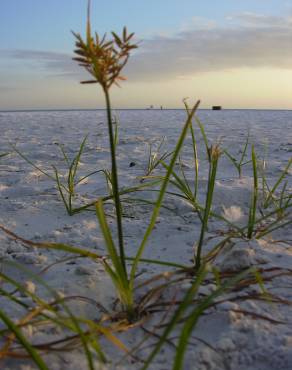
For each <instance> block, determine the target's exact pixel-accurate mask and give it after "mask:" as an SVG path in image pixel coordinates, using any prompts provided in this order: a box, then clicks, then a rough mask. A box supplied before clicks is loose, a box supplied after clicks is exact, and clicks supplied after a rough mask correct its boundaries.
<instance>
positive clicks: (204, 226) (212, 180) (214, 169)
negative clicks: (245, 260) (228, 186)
mask: <svg viewBox="0 0 292 370" xmlns="http://www.w3.org/2000/svg"><path fill="white" fill-rule="evenodd" d="M217 165H218V158H217V157H215V158H212V155H211V154H210V170H209V179H208V189H207V194H206V204H205V210H204V217H203V223H202V226H201V233H200V238H199V242H198V248H197V254H196V261H195V269H196V270H198V269H199V268H200V266H201V253H202V246H203V242H204V236H205V232H206V230H207V227H208V220H209V216H210V213H211V206H212V200H213V192H214V187H215V180H216V172H217Z"/></svg>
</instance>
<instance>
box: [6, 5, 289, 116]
mask: <svg viewBox="0 0 292 370" xmlns="http://www.w3.org/2000/svg"><path fill="white" fill-rule="evenodd" d="M86 7H87V0H50V1H48V0H1V3H0V35H1V38H0V110H17V109H20V110H22V109H71V108H73V109H78V108H82V109H87V108H90V109H91V108H103V107H104V97H103V94H102V91H101V89H100V88H99V86H98V85H96V84H94V85H80V84H79V82H80V81H81V80H83V79H87V78H88V76H87V75H86V73H87V72H86V71H84V70H82V68H81V67H80V66H78V65H77V63H76V62H74V61H72V57H73V56H74V55H73V49H74V37H73V35H72V33H71V31H72V30H73V31H75V32H78V33H80V34H81V35H85V27H86ZM91 21H92V29H93V30H96V31H97V32H98V33H99V34H103V33H105V32H107V35H108V37H110V31H115V32H117V33H119V32H121V30H122V28H123V26H125V25H126V26H127V28H128V30H129V31H130V32H135V41H136V42H138V45H139V48H138V49H137V50H136V51H135V52H134V53H133V55H132V56H131V58H130V60H129V63H128V65H127V66H126V68H125V71H124V73H123V75H125V76H126V77H127V80H126V81H125V82H122V84H121V88H118V87H113V88H112V91H111V97H112V103H113V106H114V107H115V108H145V107H149V106H150V105H153V106H154V107H160V106H161V105H162V106H163V107H165V108H182V107H183V103H182V100H183V99H184V98H186V97H188V98H190V100H191V101H196V100H197V99H201V101H202V105H201V106H202V107H203V108H209V107H211V106H212V105H222V106H223V107H224V108H240V109H245V108H246V109H249V108H251V109H257V108H262V109H292V0H288V1H287V0H123V1H122V0H107V1H104V0H92V6H91Z"/></svg>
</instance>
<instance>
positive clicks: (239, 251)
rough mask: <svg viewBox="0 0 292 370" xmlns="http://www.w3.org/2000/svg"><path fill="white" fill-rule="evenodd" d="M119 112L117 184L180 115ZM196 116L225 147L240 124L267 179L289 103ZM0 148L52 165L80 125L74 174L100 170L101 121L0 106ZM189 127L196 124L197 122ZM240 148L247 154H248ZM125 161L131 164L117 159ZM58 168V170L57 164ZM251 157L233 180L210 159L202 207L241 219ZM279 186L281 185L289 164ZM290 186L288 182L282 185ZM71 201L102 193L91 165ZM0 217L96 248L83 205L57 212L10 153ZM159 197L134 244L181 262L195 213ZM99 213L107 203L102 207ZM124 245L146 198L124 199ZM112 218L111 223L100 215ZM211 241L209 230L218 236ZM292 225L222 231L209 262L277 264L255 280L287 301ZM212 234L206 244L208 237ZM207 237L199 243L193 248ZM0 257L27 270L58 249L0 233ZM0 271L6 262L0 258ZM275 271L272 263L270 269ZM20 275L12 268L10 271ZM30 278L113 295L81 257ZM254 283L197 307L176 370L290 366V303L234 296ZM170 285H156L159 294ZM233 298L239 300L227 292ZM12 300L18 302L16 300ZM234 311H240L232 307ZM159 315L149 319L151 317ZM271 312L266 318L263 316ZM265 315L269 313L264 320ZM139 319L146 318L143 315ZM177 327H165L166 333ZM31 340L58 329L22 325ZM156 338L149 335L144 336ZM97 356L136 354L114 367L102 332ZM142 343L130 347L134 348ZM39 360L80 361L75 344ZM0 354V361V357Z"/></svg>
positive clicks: (39, 234)
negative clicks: (214, 170) (250, 232)
mask: <svg viewBox="0 0 292 370" xmlns="http://www.w3.org/2000/svg"><path fill="white" fill-rule="evenodd" d="M117 114H118V116H119V119H120V132H119V146H118V165H119V175H120V185H121V186H126V185H127V186H129V185H134V184H137V183H138V180H137V176H141V175H143V173H144V171H145V166H146V163H147V155H148V144H149V143H151V142H152V143H153V142H157V141H158V140H159V139H161V138H162V137H163V136H165V137H166V139H167V140H166V145H165V148H166V149H168V150H171V149H172V148H173V146H174V144H175V142H176V138H177V136H178V134H179V132H180V128H181V127H182V123H183V121H184V112H183V111H162V112H160V111H122V112H118V113H117ZM199 116H200V118H201V120H202V122H203V123H204V124H205V128H206V132H207V135H208V137H209V138H210V140H211V141H212V142H217V141H219V142H221V143H222V146H223V147H224V148H228V150H230V151H231V153H232V154H233V155H235V156H237V157H238V156H239V150H240V149H241V148H242V145H243V143H244V141H245V137H246V132H247V129H248V128H249V129H250V133H251V141H252V142H253V143H254V144H255V146H256V151H257V153H258V156H259V158H263V156H264V155H265V157H266V160H267V169H266V173H267V177H268V179H269V181H270V182H271V184H273V183H274V181H275V179H277V177H278V176H279V174H280V170H283V168H284V167H285V165H286V164H287V162H288V160H289V158H291V151H292V112H288V111H287V112H284V111H279V112H277V111H271V112H268V111H222V112H210V111H201V112H200V113H199ZM0 129H1V137H0V142H1V145H0V150H1V152H5V151H11V148H10V147H9V142H11V143H12V144H17V147H18V149H19V150H21V151H22V152H23V153H24V154H25V155H27V156H28V157H29V158H30V159H31V160H32V161H33V162H35V163H36V164H37V165H38V166H40V167H42V168H44V169H46V170H48V171H50V172H51V173H53V172H52V169H51V165H56V166H57V167H58V168H60V169H61V170H64V169H65V164H64V162H63V161H62V159H61V155H60V150H59V148H58V146H57V143H63V144H64V145H65V148H66V150H67V151H68V154H69V156H71V157H72V155H73V154H74V153H75V152H76V150H77V149H78V145H79V143H80V142H81V140H82V138H83V137H84V136H85V134H87V133H89V138H88V143H87V146H86V150H85V154H84V156H83V157H82V164H81V166H80V171H81V173H82V174H86V173H87V172H91V171H94V170H96V169H102V168H109V150H108V143H107V127H106V125H105V117H104V112H102V111H100V112H32V113H1V114H0ZM197 132H198V131H197ZM198 145H199V147H200V194H199V199H201V200H203V198H204V194H205V188H206V186H205V185H206V180H207V168H208V167H207V163H206V158H205V153H204V147H203V142H202V139H201V137H200V140H199V144H198ZM191 153H192V149H191V146H190V138H188V139H187V140H186V145H185V147H184V150H183V156H182V157H183V163H184V164H185V170H186V173H187V175H188V177H189V178H190V179H192V178H193V169H192V160H191V158H192V156H191ZM249 155H250V151H249ZM130 162H134V163H135V166H133V167H129V164H130ZM63 173H64V172H63ZM251 175H252V174H251V165H247V166H244V167H243V177H242V178H241V179H238V176H237V172H236V170H235V168H234V167H233V166H232V165H231V162H230V161H229V160H228V159H227V158H226V157H222V158H221V160H220V164H219V169H218V176H217V183H216V185H217V186H216V190H215V195H214V206H213V210H214V211H216V212H217V213H222V214H223V215H224V216H225V217H226V218H227V219H230V220H233V221H234V222H236V223H237V224H239V225H243V224H245V223H246V219H247V214H248V204H249V201H250V196H251V193H250V189H251V184H252V177H251ZM287 179H288V180H289V181H290V185H288V187H287V190H288V191H289V189H290V194H291V172H290V175H289V177H287ZM289 186H290V187H289ZM78 192H79V198H77V203H78V202H79V201H85V202H86V201H91V200H94V199H95V198H96V197H98V196H100V195H105V194H106V184H105V181H104V178H103V177H102V175H101V174H96V175H94V176H92V177H90V178H89V179H87V180H86V181H84V182H83V183H82V184H80V186H79V187H78ZM138 196H139V197H141V196H143V197H147V199H152V200H154V199H155V196H156V194H155V193H149V192H147V193H146V192H145V193H143V194H141V195H140V194H138ZM0 199H1V202H0V224H2V225H4V226H6V227H7V228H9V229H10V230H12V231H13V232H15V233H16V234H18V235H20V236H22V237H24V238H27V239H30V240H33V241H51V242H64V243H67V244H72V245H75V246H80V247H84V248H87V249H92V250H94V251H95V252H96V253H99V254H104V253H105V250H104V242H103V238H102V236H101V233H100V231H99V228H98V224H97V220H96V217H95V215H94V213H91V212H83V213H81V214H78V215H75V216H73V217H70V216H68V215H67V214H66V212H65V209H64V207H63V204H62V202H61V201H60V199H59V196H58V193H57V191H56V188H55V186H54V183H53V182H52V181H51V180H50V179H48V178H47V177H45V176H44V175H42V174H41V173H39V172H38V171H36V170H35V169H34V168H32V167H31V166H30V165H29V164H28V163H26V162H25V161H24V160H23V159H22V158H21V157H20V156H18V155H17V154H13V153H12V154H10V155H9V156H8V157H5V158H2V159H1V162H0ZM165 205H167V206H168V207H170V208H171V209H172V210H173V211H169V210H166V209H163V210H162V211H161V215H160V217H159V223H157V226H156V229H155V230H154V233H153V235H152V236H151V238H150V240H149V243H148V245H147V247H146V250H145V254H144V257H147V258H155V259H161V260H167V261H173V262H176V263H182V264H189V261H190V259H191V258H192V256H193V246H194V243H195V242H196V241H197V240H198V236H199V227H200V222H199V220H198V217H197V216H196V215H195V214H194V213H193V212H192V209H191V207H190V206H189V205H188V204H187V203H183V202H182V201H181V200H179V198H170V197H167V198H166V199H165ZM108 212H109V213H111V209H110V208H108ZM124 212H125V214H126V217H125V218H124V227H125V242H126V248H127V254H128V255H134V253H135V251H136V249H137V247H138V245H139V241H140V240H141V237H142V235H143V231H144V230H145V228H146V226H147V223H148V220H149V219H150V215H151V206H149V205H147V206H146V205H141V204H127V205H125V206H124ZM109 220H110V223H111V224H112V225H113V227H114V220H113V219H112V218H109ZM218 229H222V224H221V223H220V222H218V221H214V220H212V221H211V222H210V227H209V232H208V234H207V236H214V235H216V231H217V230H218ZM218 240H219V239H218ZM291 240H292V230H291V227H286V228H284V229H280V230H277V231H276V232H275V233H274V234H272V235H268V236H267V237H265V238H264V239H262V240H259V241H250V242H248V241H243V240H240V239H235V240H233V244H232V248H229V249H228V250H223V252H222V253H221V254H220V255H219V257H218V259H217V260H216V262H215V264H216V266H217V267H218V268H219V269H221V270H240V269H242V268H246V267H249V266H252V265H254V266H257V267H258V268H261V269H270V268H271V269H275V270H273V272H270V273H265V274H263V275H264V276H265V277H267V276H271V275H273V274H276V273H279V272H280V271H282V272H284V271H285V272H287V274H283V275H282V276H279V277H276V278H274V279H272V280H271V281H269V282H267V283H266V284H265V286H266V289H267V290H268V291H269V292H270V293H272V294H274V295H276V296H277V297H279V298H282V299H283V300H287V301H289V302H291V303H292V277H291V276H289V274H290V272H291V271H292V269H291V266H292V243H291ZM211 244H212V243H210V245H211ZM210 245H209V246H207V247H205V249H204V252H206V250H207V249H208V248H210ZM0 256H1V259H2V260H3V261H4V260H12V261H17V262H20V263H22V264H23V265H25V266H26V267H28V268H30V269H31V270H32V271H34V272H37V271H40V270H41V269H43V268H45V267H46V266H47V265H49V264H50V263H53V262H55V261H57V260H60V259H62V258H64V257H65V256H68V255H66V254H65V253H64V252H58V251H46V250H39V249H36V248H28V247H26V246H24V245H23V244H21V243H20V242H15V241H13V240H11V239H10V238H9V237H8V236H7V235H5V234H4V233H1V234H0ZM2 268H3V269H4V271H7V270H9V268H6V267H5V263H2ZM277 269H278V270H277ZM141 270H142V272H143V274H142V276H140V277H139V281H142V280H143V279H147V278H149V277H150V276H152V275H153V274H156V273H158V272H159V271H160V270H161V268H159V267H157V266H155V265H145V264H143V265H141ZM14 274H16V275H14V276H18V275H19V276H18V277H19V278H21V279H22V280H24V281H26V280H27V281H29V280H30V279H28V278H27V277H26V278H24V277H23V274H21V273H18V275H17V273H15V272H14ZM42 278H43V279H44V280H45V281H46V282H47V283H48V284H49V285H50V286H51V287H53V288H54V289H56V290H57V291H58V292H60V293H62V294H64V295H82V296H86V297H90V298H92V299H94V300H96V301H98V302H99V303H102V304H103V305H104V306H106V307H107V308H108V309H112V303H113V300H114V298H115V292H114V290H113V288H112V286H111V282H110V280H109V279H108V277H107V276H106V275H105V273H104V271H103V268H102V266H101V265H99V264H96V263H94V262H92V261H90V260H86V259H76V260H74V261H67V262H65V263H60V264H56V265H55V266H53V267H52V268H50V269H49V270H47V271H46V272H45V273H44V274H43V275H42ZM26 284H28V285H27V288H28V289H30V290H31V291H35V290H36V293H37V294H40V295H41V296H46V295H47V294H46V293H45V292H44V291H40V290H41V288H40V287H39V286H35V285H34V284H32V283H30V282H27V283H26ZM187 287H188V284H187V283H184V284H183V285H182V286H180V287H178V290H177V294H178V296H179V294H180V293H179V292H180V291H184V290H185V289H186V288H187ZM213 289H214V284H212V283H210V284H207V283H206V284H205V285H204V286H203V287H202V288H201V291H200V294H201V295H204V294H209V293H210V292H211V291H212V290H213ZM259 291H260V288H259V286H258V285H257V284H254V285H252V286H249V287H248V288H246V289H243V290H242V291H240V292H233V293H230V294H228V295H225V296H224V297H220V298H219V300H220V301H221V300H224V302H222V303H220V304H217V305H216V306H215V307H213V308H210V309H208V310H207V311H206V312H205V314H204V315H203V316H202V317H201V319H200V321H199V323H198V325H197V326H196V328H195V330H194V333H193V335H194V337H193V338H192V339H191V343H190V345H189V347H188V352H187V354H186V357H185V365H184V366H185V367H184V368H185V369H196V370H215V369H216V370H221V369H222V370H223V369H224V370H225V369H230V370H289V369H292V320H291V317H292V315H291V314H292V310H291V308H290V306H291V303H289V304H288V302H287V303H286V304H285V303H273V302H270V301H269V302H267V301H260V300H256V299H251V298H249V299H244V296H245V297H246V296H247V294H252V293H253V292H254V293H257V292H259ZM172 294H173V292H168V295H167V297H166V298H170V297H171V296H172ZM240 296H242V297H243V299H241V300H240V299H239V297H240ZM23 299H24V300H25V299H28V298H26V297H23ZM0 304H1V308H2V307H3V309H6V310H8V309H9V310H10V309H11V311H9V312H10V314H11V316H12V317H19V312H17V311H16V310H13V309H12V308H8V307H10V306H8V303H7V301H6V300H5V299H4V298H2V297H0ZM70 307H72V308H73V309H74V313H75V314H83V315H85V316H86V317H87V318H91V319H98V318H99V317H100V315H101V313H100V311H99V310H98V309H97V308H96V307H94V306H93V305H91V304H89V303H86V302H81V303H80V302H77V301H76V302H75V303H72V305H71V306H70ZM239 311H241V312H239ZM159 317H160V315H159V314H156V315H154V316H153V318H152V319H151V320H152V321H154V322H155V321H156V322H157V321H159ZM269 319H272V320H269ZM273 320H274V321H273ZM1 326H2V325H1ZM147 327H148V328H151V321H150V323H148V324H147ZM178 333H179V328H177V329H176V331H175V332H174V333H172V334H171V337H175V336H176V335H178ZM26 334H27V336H28V337H29V338H30V339H31V340H32V341H33V342H35V343H39V342H44V341H50V340H53V339H56V338H57V337H58V333H54V332H49V331H42V332H40V333H36V332H33V333H32V332H29V331H28V332H27V333H26ZM144 335H145V333H144V332H143V331H142V330H141V329H133V330H130V331H128V332H127V333H124V334H121V335H120V336H119V337H120V339H121V340H123V341H124V343H125V344H126V345H127V346H128V347H129V348H131V347H132V346H133V345H135V344H137V342H138V341H139V340H140V339H142V337H143V336H144ZM153 341H156V339H155V338H154V339H150V342H152V343H153ZM101 343H102V345H103V348H104V350H105V353H106V354H108V358H109V359H111V360H112V363H111V364H108V365H107V366H106V367H105V368H108V369H111V368H119V369H128V368H132V369H139V368H140V367H141V362H138V361H133V360H130V361H126V362H124V363H123V364H122V365H119V366H118V367H116V366H115V364H116V363H117V362H118V361H119V359H120V358H121V357H122V356H123V353H122V352H120V351H119V350H117V349H116V348H114V347H113V346H112V345H111V344H109V343H108V342H107V341H105V340H101ZM146 353H149V352H147V350H146V351H145V352H143V351H141V352H139V353H138V354H137V355H139V356H141V357H143V355H144V356H145V354H146ZM173 355H174V349H173V347H172V346H170V345H167V344H166V345H165V347H164V349H163V351H161V353H160V354H159V355H158V356H157V357H156V358H155V360H154V362H153V364H152V365H151V366H150V368H153V369H156V370H162V369H170V368H171V367H172V362H173ZM44 359H45V360H46V361H47V363H48V366H49V369H53V370H57V369H58V370H61V369H62V370H63V369H64V370H65V369H68V370H69V369H70V370H81V369H86V368H87V367H86V366H87V364H86V359H85V356H84V353H83V352H82V350H75V351H71V352H68V353H66V354H62V353H55V354H54V353H53V354H50V355H45V356H44ZM1 361H2V363H1ZM0 368H1V369H22V370H28V369H34V368H35V367H34V365H32V363H31V362H25V361H20V360H5V361H4V360H0Z"/></svg>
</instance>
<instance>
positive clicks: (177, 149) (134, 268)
mask: <svg viewBox="0 0 292 370" xmlns="http://www.w3.org/2000/svg"><path fill="white" fill-rule="evenodd" d="M199 104H200V101H198V102H197V103H196V104H195V106H194V107H193V109H192V111H191V112H190V114H188V118H187V120H186V123H185V125H184V127H183V130H182V132H181V135H180V137H179V139H178V142H177V144H176V147H175V150H174V153H173V155H172V157H171V161H170V165H169V169H168V171H167V173H166V176H165V178H164V180H163V183H162V185H161V189H160V192H159V195H158V199H157V202H156V206H155V208H154V210H153V213H152V217H151V220H150V223H149V226H148V228H147V230H146V232H145V234H144V237H143V240H142V242H141V244H140V246H139V248H138V252H137V254H136V257H135V260H134V262H133V265H132V268H131V272H130V286H131V287H133V285H134V279H135V275H136V271H137V268H138V264H139V260H140V258H141V257H142V254H143V251H144V248H145V246H146V243H147V241H148V238H149V236H150V235H151V232H152V230H153V228H154V226H155V222H156V219H157V217H158V215H159V210H160V207H161V204H162V201H163V197H164V194H165V192H166V189H167V185H168V182H169V179H170V176H171V174H172V170H173V167H174V165H175V163H176V160H177V158H178V155H179V152H180V150H181V148H182V145H183V142H184V139H185V137H186V134H187V131H188V129H189V125H190V124H191V121H192V118H193V116H194V114H195V112H196V110H197V109H198V107H199Z"/></svg>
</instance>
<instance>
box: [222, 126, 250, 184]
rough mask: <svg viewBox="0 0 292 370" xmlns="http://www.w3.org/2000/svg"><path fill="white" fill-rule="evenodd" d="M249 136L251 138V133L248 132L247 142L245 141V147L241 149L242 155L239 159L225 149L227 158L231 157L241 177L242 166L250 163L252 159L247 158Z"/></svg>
mask: <svg viewBox="0 0 292 370" xmlns="http://www.w3.org/2000/svg"><path fill="white" fill-rule="evenodd" d="M249 138H250V134H249V132H248V134H247V138H246V140H245V143H244V146H243V149H242V151H241V156H240V158H239V159H237V158H235V157H234V156H233V155H231V154H230V153H229V152H228V151H227V150H226V149H225V150H224V154H225V155H226V156H227V158H229V159H230V161H231V163H232V164H233V165H234V167H235V168H236V170H237V172H238V177H239V178H241V177H242V167H243V166H245V165H247V164H248V163H250V160H246V159H245V158H246V155H247V154H246V153H247V149H248V145H249Z"/></svg>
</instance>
